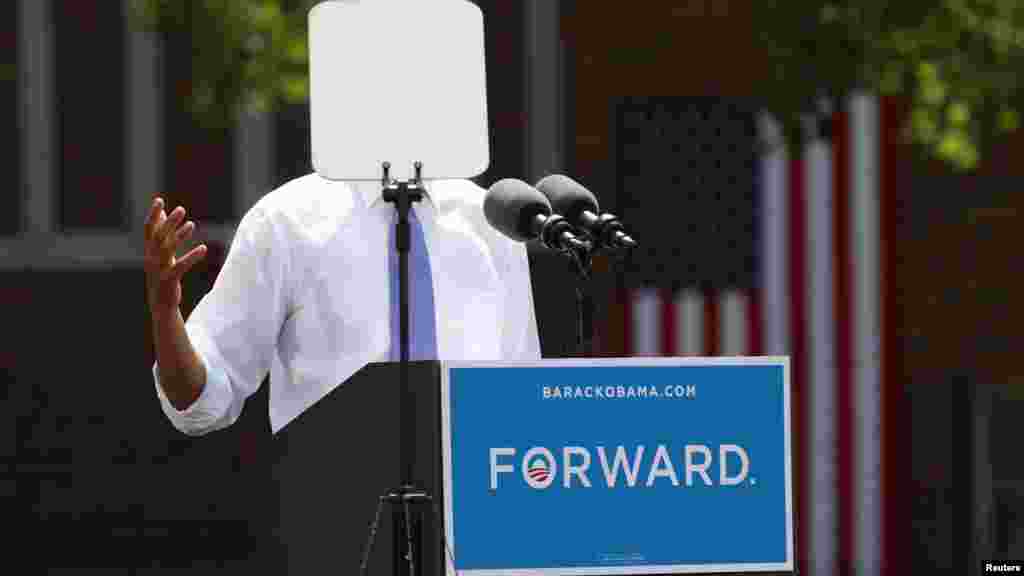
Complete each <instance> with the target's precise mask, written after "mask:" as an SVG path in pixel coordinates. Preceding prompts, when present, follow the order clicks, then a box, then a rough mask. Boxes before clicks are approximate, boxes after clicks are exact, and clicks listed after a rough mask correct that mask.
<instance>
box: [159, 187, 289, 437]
mask: <svg viewBox="0 0 1024 576" xmlns="http://www.w3.org/2000/svg"><path fill="white" fill-rule="evenodd" d="M266 199H267V197H264V199H262V200H261V201H260V202H257V204H256V205H254V206H253V207H252V208H251V209H250V210H249V211H248V212H247V213H246V214H245V215H244V216H243V217H242V219H241V221H240V222H239V225H238V228H237V229H236V231H235V235H234V238H233V239H232V242H231V248H230V250H229V251H228V254H227V257H226V258H225V260H224V264H223V266H222V267H221V270H220V273H219V274H218V275H217V279H216V281H215V282H214V285H213V287H212V288H211V289H210V291H209V292H207V293H206V294H205V295H204V296H203V297H202V298H201V299H200V300H199V302H198V303H197V304H196V307H195V309H193V310H192V313H191V314H190V315H189V317H188V320H187V321H185V320H184V318H183V317H182V314H181V312H180V302H181V284H180V282H176V281H174V280H175V278H176V277H177V278H180V275H181V274H183V272H182V271H180V270H178V271H177V272H171V270H177V267H178V262H175V261H171V262H172V263H171V264H169V265H168V264H166V263H165V264H162V265H158V263H159V262H161V261H163V259H164V256H159V257H156V258H153V259H152V260H150V259H148V258H147V266H148V269H147V286H149V301H150V313H151V317H152V320H153V326H152V329H153V337H154V343H155V347H156V356H157V358H156V363H155V364H154V365H153V369H152V372H153V380H154V381H155V387H156V393H157V396H158V398H159V400H160V405H161V408H162V409H163V412H164V414H165V415H166V416H167V418H168V419H169V420H170V421H171V424H172V425H173V426H174V427H175V428H176V429H178V430H179V431H181V432H183V433H185V434H188V435H191V436H200V435H204V434H207V433H209V432H213V431H215V430H219V429H222V428H226V427H228V426H230V425H231V424H233V423H234V422H235V421H236V420H237V419H238V417H239V415H240V414H241V412H242V407H243V405H244V403H245V400H246V398H248V397H249V396H251V395H252V394H253V393H254V392H255V391H256V390H257V389H258V388H259V386H260V383H261V382H262V381H263V379H264V377H265V376H266V374H267V372H268V371H269V369H270V364H271V362H272V359H273V356H274V354H275V348H276V341H277V336H278V334H279V333H280V330H281V326H282V323H283V321H284V318H285V315H286V313H287V310H288V302H289V295H290V291H289V290H288V288H287V286H288V282H287V279H288V278H289V274H288V270H287V258H286V257H285V255H286V254H287V253H288V250H289V249H288V246H287V239H286V238H284V237H283V236H282V235H281V234H279V233H278V232H277V231H276V228H275V226H274V225H273V223H272V221H271V219H270V217H269V214H268V212H267V201H266ZM179 210H180V212H181V213H179ZM183 212H184V210H182V209H180V208H179V209H178V210H175V212H173V213H172V214H171V216H169V217H168V224H170V223H171V221H172V219H173V220H175V221H176V222H180V221H181V220H182V219H183V217H184V215H183ZM156 221H159V214H157V218H156ZM174 225H176V224H174ZM191 226H192V225H191V223H188V224H186V225H185V226H182V231H181V232H180V233H177V234H175V233H169V234H170V235H171V236H177V237H179V238H180V239H184V238H186V237H187V236H188V234H189V233H190V232H191ZM186 227H187V229H186ZM166 242H167V243H159V244H157V241H156V240H151V241H150V243H151V244H154V245H159V246H161V247H163V248H161V250H163V249H165V248H166V249H167V250H169V253H170V254H173V253H174V247H171V246H170V244H171V243H173V242H174V241H173V240H167V241H166ZM202 248H205V247H202ZM147 250H148V251H150V252H160V250H155V249H153V248H151V247H149V246H147ZM195 252H196V250H193V251H192V252H190V253H189V255H186V256H185V257H183V258H182V259H181V262H186V261H187V260H189V258H195V257H196V256H193V254H194V253H195ZM201 254H205V249H204V250H202V252H201ZM168 266H169V267H168ZM159 269H163V270H164V271H163V272H159V271H158V270H159ZM158 280H159V281H158Z"/></svg>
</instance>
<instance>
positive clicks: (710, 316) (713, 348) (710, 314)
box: [704, 290, 721, 356]
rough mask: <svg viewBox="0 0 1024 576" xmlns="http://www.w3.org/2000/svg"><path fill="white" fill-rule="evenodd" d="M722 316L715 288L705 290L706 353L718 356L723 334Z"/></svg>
mask: <svg viewBox="0 0 1024 576" xmlns="http://www.w3.org/2000/svg"><path fill="white" fill-rule="evenodd" d="M720 323H721V318H720V314H719V307H718V293H717V292H715V291H713V290H707V291H705V292H704V355H705V356H718V354H719V350H720V346H719V342H718V339H719V335H720V334H721V324H720Z"/></svg>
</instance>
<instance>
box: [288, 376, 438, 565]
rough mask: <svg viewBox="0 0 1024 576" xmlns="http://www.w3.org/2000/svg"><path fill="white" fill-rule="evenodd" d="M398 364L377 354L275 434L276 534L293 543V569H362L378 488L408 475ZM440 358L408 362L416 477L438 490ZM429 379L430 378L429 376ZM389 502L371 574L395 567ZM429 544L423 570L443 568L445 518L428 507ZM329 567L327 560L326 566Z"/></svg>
mask: <svg viewBox="0 0 1024 576" xmlns="http://www.w3.org/2000/svg"><path fill="white" fill-rule="evenodd" d="M398 372H399V365H398V363H397V362H387V363H372V364H368V365H366V366H365V367H363V368H362V369H361V370H359V371H358V372H356V373H355V374H353V375H352V376H351V377H350V378H349V379H348V380H347V381H346V382H345V383H343V384H342V385H340V386H338V387H337V388H335V389H334V390H333V391H332V392H331V393H330V394H328V395H327V396H325V397H324V398H322V399H321V400H320V401H318V402H317V403H315V404H314V405H313V406H311V407H310V408H309V409H307V410H306V411H305V412H303V413H302V414H301V415H299V416H298V417H297V418H296V419H295V420H293V421H292V422H290V423H288V425H286V426H285V427H284V428H282V429H281V430H279V431H278V433H277V434H276V435H275V442H276V443H277V445H278V446H277V448H278V450H277V452H278V462H277V466H276V472H275V475H276V476H277V482H278V486H279V490H280V506H281V510H280V514H281V516H280V518H281V526H280V535H279V540H280V541H281V542H282V544H284V546H285V547H286V549H287V565H288V572H287V573H288V574H289V575H304V574H328V573H330V574H353V575H355V574H358V570H359V565H360V562H361V560H362V554H363V548H364V545H365V543H366V540H367V535H368V533H369V528H370V525H371V523H372V522H373V519H374V512H375V511H376V509H377V502H378V498H379V497H380V496H381V495H383V494H384V493H385V492H386V491H387V490H389V489H391V488H394V487H396V486H399V485H400V484H401V480H402V478H401V467H400V464H401V463H400V462H399V453H400V442H401V434H400V431H399V430H400V428H399V426H398V424H399V422H398V420H399V415H398V406H399V397H400V395H399V386H398ZM440 381H441V364H440V362H437V361H427V362H424V361H419V362H411V363H410V367H409V382H410V383H411V384H412V385H411V388H412V390H413V394H414V395H415V398H416V402H415V405H416V422H415V426H416V449H415V463H414V465H413V471H414V480H415V481H416V483H417V484H418V485H419V486H420V487H421V488H424V489H425V490H427V492H428V493H429V494H432V495H433V496H434V498H435V503H436V504H437V506H438V510H439V511H440V510H443V508H442V507H441V506H442V505H443V503H442V501H441V496H442V492H443V490H442V489H441V488H442V484H441V452H440V450H441V428H440V424H441V417H440V409H441V396H440V386H439V383H440ZM424 383H431V384H432V385H424ZM383 514H391V507H388V506H385V507H384V508H383V512H382V516H381V522H380V530H379V531H378V532H377V535H376V543H375V545H374V547H373V551H372V555H371V556H370V559H369V570H368V575H378V574H381V575H383V574H387V575H389V576H390V575H391V574H394V573H395V571H394V567H395V559H394V558H392V557H391V554H392V550H393V540H394V539H396V538H399V537H400V536H401V535H400V534H398V532H397V531H396V530H395V527H396V526H398V525H399V523H398V521H397V518H392V517H390V516H384V515H383ZM419 517H420V518H421V519H422V523H419V524H416V525H415V528H416V529H417V530H421V531H423V533H424V536H425V538H424V540H423V542H424V546H423V548H424V549H429V550H436V551H437V554H428V555H427V557H423V558H419V559H418V560H419V561H418V562H417V565H418V566H421V567H422V568H421V571H420V574H441V573H442V572H441V571H440V568H443V566H444V565H443V564H441V563H440V562H442V556H441V551H442V547H441V540H440V535H441V534H442V526H440V525H438V524H437V523H436V522H434V519H433V515H432V514H429V513H424V512H423V511H421V512H420V513H419ZM327 567H330V568H327Z"/></svg>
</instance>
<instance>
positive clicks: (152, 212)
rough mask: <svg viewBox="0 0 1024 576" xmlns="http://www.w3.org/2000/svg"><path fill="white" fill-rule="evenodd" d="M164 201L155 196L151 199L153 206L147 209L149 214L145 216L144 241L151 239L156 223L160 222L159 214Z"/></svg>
mask: <svg viewBox="0 0 1024 576" xmlns="http://www.w3.org/2000/svg"><path fill="white" fill-rule="evenodd" d="M163 207H164V200H163V198H160V197H159V196H157V197H156V198H154V199H153V205H152V206H150V207H149V214H148V215H147V216H146V225H145V226H144V229H145V231H146V240H149V239H150V238H152V237H153V230H155V229H156V225H157V223H159V222H160V212H162V211H163Z"/></svg>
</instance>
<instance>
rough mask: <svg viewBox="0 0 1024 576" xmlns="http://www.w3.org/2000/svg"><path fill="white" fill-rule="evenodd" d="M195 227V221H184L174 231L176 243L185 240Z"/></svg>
mask: <svg viewBox="0 0 1024 576" xmlns="http://www.w3.org/2000/svg"><path fill="white" fill-rule="evenodd" d="M195 229H196V223H195V222H193V221H191V220H189V221H188V222H185V223H184V224H183V225H182V226H181V228H178V231H177V232H175V233H174V235H175V237H176V239H177V242H176V244H180V243H181V242H184V241H185V240H187V239H188V237H189V236H191V235H192V232H193V231H194V230H195Z"/></svg>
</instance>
